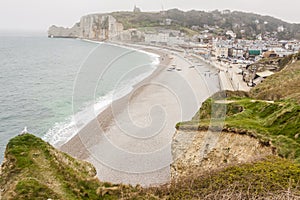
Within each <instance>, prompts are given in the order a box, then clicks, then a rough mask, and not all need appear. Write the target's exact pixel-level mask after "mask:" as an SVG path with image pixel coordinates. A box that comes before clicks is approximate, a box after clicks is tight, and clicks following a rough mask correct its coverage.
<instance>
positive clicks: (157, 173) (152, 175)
mask: <svg viewBox="0 0 300 200" xmlns="http://www.w3.org/2000/svg"><path fill="white" fill-rule="evenodd" d="M144 50H146V51H149V52H155V53H156V54H158V55H160V61H161V63H160V65H159V67H158V68H157V69H156V70H155V72H154V73H153V74H152V75H151V76H149V77H148V78H146V79H145V80H144V81H142V82H141V83H139V84H137V85H135V87H134V90H133V91H132V92H131V93H130V94H129V95H127V96H125V97H123V98H121V99H119V100H116V101H114V102H113V103H112V104H111V105H110V106H109V107H108V108H107V109H105V110H104V111H103V112H102V113H101V114H100V115H99V116H97V118H95V119H94V120H93V121H91V122H90V123H89V124H88V125H87V126H85V127H84V128H83V129H82V130H81V131H80V132H79V133H78V134H77V135H76V136H75V137H74V138H72V139H71V140H70V141H69V142H67V143H66V144H65V145H63V146H62V147H61V150H63V151H65V152H67V153H69V154H71V155H72V156H75V157H77V158H79V159H82V160H86V161H89V162H91V163H92V164H93V165H94V166H95V167H96V170H97V176H98V177H99V179H100V180H101V181H108V182H113V183H126V184H132V185H136V184H140V185H143V186H149V185H157V184H163V183H166V182H168V181H169V180H170V167H169V166H170V164H171V163H172V155H171V142H172V137H173V134H174V133H175V125H176V123H178V122H180V121H187V120H190V119H191V118H192V117H193V116H194V115H195V113H196V112H197V110H198V109H199V108H200V106H201V103H202V102H203V101H204V100H205V99H206V98H208V97H209V96H210V95H211V94H212V93H214V92H215V91H210V90H209V87H208V84H210V83H207V82H206V81H205V80H204V79H203V77H202V76H201V75H200V74H199V73H198V72H197V70H196V69H195V68H193V67H191V63H189V62H188V61H187V60H186V59H184V58H183V55H173V54H172V53H171V52H170V51H167V50H157V49H152V48H146V49H144ZM170 68H175V69H174V70H170Z"/></svg>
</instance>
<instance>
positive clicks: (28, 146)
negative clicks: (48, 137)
mask: <svg viewBox="0 0 300 200" xmlns="http://www.w3.org/2000/svg"><path fill="white" fill-rule="evenodd" d="M5 159H6V162H4V164H3V165H2V172H1V178H0V187H1V189H3V188H5V190H4V193H3V194H2V198H3V199H47V198H51V199H118V198H119V196H120V190H121V189H120V188H122V187H123V186H119V187H118V189H117V190H116V188H115V186H114V185H111V184H109V183H100V182H99V181H98V179H96V178H94V177H95V175H96V171H95V168H94V167H93V166H92V165H91V164H89V163H86V162H82V161H78V160H76V159H74V158H72V157H70V156H68V155H67V154H64V153H61V152H59V151H57V150H56V149H54V148H53V147H52V146H50V145H49V144H47V143H46V142H44V141H43V140H41V139H39V138H37V137H35V136H33V135H30V134H26V135H22V136H17V137H15V138H13V139H12V140H11V141H10V142H9V143H8V145H7V149H6V153H5ZM124 187H125V186H124ZM124 190H125V189H124Z"/></svg>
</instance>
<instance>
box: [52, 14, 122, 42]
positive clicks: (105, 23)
mask: <svg viewBox="0 0 300 200" xmlns="http://www.w3.org/2000/svg"><path fill="white" fill-rule="evenodd" d="M123 29H124V28H123V25H122V24H121V23H119V22H117V20H116V19H115V18H114V17H113V16H111V15H103V14H92V15H87V16H84V17H82V18H81V19H80V22H79V23H76V24H75V25H74V26H73V27H72V28H64V27H57V26H51V27H50V28H49V30H48V37H57V38H81V39H91V40H98V41H104V40H112V39H113V38H114V37H117V36H119V35H120V34H121V33H122V31H123Z"/></svg>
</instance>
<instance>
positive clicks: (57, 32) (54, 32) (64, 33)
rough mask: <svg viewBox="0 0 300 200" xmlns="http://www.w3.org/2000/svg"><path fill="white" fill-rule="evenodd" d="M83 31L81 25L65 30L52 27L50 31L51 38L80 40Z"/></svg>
mask: <svg viewBox="0 0 300 200" xmlns="http://www.w3.org/2000/svg"><path fill="white" fill-rule="evenodd" d="M80 33H81V29H80V24H79V23H77V24H75V25H74V26H73V27H72V28H64V27H57V26H54V25H53V26H51V27H50V28H49V31H48V36H49V37H60V38H78V37H80Z"/></svg>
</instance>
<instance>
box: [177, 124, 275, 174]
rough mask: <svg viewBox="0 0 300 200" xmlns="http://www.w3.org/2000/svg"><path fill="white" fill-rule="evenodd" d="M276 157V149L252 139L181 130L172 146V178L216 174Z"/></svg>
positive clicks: (232, 134)
mask: <svg viewBox="0 0 300 200" xmlns="http://www.w3.org/2000/svg"><path fill="white" fill-rule="evenodd" d="M273 154H274V149H273V148H272V147H268V146H264V144H262V143H261V142H259V140H257V139H255V138H253V137H250V136H248V135H240V134H237V133H228V132H226V133H225V132H221V133H213V132H205V131H180V130H178V131H177V132H176V133H175V135H174V137H173V143H172V155H173V160H174V162H173V164H172V165H171V176H172V178H173V179H177V178H179V177H182V176H186V175H189V174H190V173H191V172H195V171H202V172H204V171H211V170H216V169H220V168H224V167H226V166H232V165H237V164H242V163H247V162H251V161H254V160H257V159H261V158H264V157H267V156H270V155H273Z"/></svg>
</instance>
